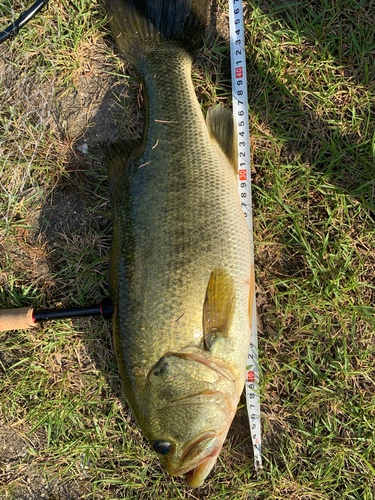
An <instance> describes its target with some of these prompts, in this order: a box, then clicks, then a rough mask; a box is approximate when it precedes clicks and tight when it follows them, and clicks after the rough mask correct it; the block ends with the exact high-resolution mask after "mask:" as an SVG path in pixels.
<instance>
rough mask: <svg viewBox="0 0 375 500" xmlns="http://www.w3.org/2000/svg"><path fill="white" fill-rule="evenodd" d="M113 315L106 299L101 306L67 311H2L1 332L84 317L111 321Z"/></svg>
mask: <svg viewBox="0 0 375 500" xmlns="http://www.w3.org/2000/svg"><path fill="white" fill-rule="evenodd" d="M112 314H113V307H112V302H111V300H110V299H104V300H103V302H101V303H100V304H96V305H92V306H84V307H73V308H67V309H40V310H35V309H33V308H32V307H20V308H17V309H3V310H0V332H7V331H9V330H26V329H28V328H33V327H35V326H36V325H37V324H38V323H40V322H41V321H50V320H54V319H63V318H77V317H82V316H103V318H104V319H110V318H111V317H112Z"/></svg>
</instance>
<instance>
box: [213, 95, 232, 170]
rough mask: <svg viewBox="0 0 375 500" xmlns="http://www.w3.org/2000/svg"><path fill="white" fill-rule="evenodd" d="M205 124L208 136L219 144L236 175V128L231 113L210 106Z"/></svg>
mask: <svg viewBox="0 0 375 500" xmlns="http://www.w3.org/2000/svg"><path fill="white" fill-rule="evenodd" d="M206 124H207V128H208V132H209V134H210V136H211V137H213V138H214V139H215V140H216V142H217V143H218V144H219V146H220V148H221V149H222V151H223V153H225V155H226V156H227V157H228V159H229V161H230V162H231V164H232V165H233V168H234V171H235V173H236V174H237V168H238V149H237V134H236V132H237V127H236V122H235V121H234V118H233V114H232V112H231V111H230V110H229V109H225V108H224V107H223V106H222V105H221V104H218V105H217V106H211V108H209V109H208V111H207V118H206Z"/></svg>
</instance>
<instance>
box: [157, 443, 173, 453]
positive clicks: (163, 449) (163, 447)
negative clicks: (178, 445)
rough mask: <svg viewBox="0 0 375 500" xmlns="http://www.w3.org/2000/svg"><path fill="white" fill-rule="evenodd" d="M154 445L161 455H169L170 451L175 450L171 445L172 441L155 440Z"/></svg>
mask: <svg viewBox="0 0 375 500" xmlns="http://www.w3.org/2000/svg"><path fill="white" fill-rule="evenodd" d="M152 447H153V448H154V450H155V451H156V453H159V454H160V455H168V453H169V452H170V451H172V450H173V446H172V445H171V443H168V441H161V440H157V441H153V442H152Z"/></svg>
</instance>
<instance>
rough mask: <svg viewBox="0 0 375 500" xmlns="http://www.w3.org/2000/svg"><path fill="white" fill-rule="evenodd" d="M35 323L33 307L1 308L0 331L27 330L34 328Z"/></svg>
mask: <svg viewBox="0 0 375 500" xmlns="http://www.w3.org/2000/svg"><path fill="white" fill-rule="evenodd" d="M35 324H36V323H35V321H34V320H33V308H32V307H21V308H19V309H3V310H0V332H7V331H9V330H25V329H27V328H33V327H34V326H35Z"/></svg>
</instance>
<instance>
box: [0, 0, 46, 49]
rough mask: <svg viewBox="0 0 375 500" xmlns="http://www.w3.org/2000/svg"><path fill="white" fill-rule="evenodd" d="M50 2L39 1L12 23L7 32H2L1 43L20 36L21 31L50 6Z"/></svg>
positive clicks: (6, 29)
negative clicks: (44, 8)
mask: <svg viewBox="0 0 375 500" xmlns="http://www.w3.org/2000/svg"><path fill="white" fill-rule="evenodd" d="M48 2H49V0H37V1H36V2H35V3H34V4H33V5H32V6H31V7H30V8H29V9H27V10H26V11H25V12H23V14H21V15H20V16H19V18H18V19H16V20H15V21H14V22H13V23H11V24H10V25H9V26H8V27H7V28H5V30H3V31H1V32H0V43H3V42H5V40H8V38H13V37H15V36H17V35H18V32H19V30H20V29H21V28H22V27H23V26H25V24H27V23H28V22H29V21H30V19H32V18H33V17H34V16H35V15H36V14H37V13H38V12H39V11H40V10H42V9H43V7H45V6H46V5H47V4H48Z"/></svg>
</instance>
